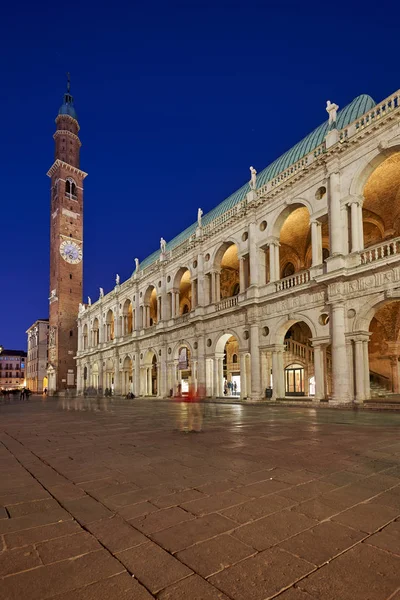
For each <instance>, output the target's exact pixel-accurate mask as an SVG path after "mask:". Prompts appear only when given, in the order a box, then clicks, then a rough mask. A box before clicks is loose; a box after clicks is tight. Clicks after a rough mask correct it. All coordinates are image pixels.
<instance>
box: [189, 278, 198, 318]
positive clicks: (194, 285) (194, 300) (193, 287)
mask: <svg viewBox="0 0 400 600" xmlns="http://www.w3.org/2000/svg"><path fill="white" fill-rule="evenodd" d="M190 284H191V291H192V306H191V309H192V310H193V309H194V308H196V306H197V298H196V296H197V293H196V291H197V279H196V278H195V279H192V280H191V282H190Z"/></svg>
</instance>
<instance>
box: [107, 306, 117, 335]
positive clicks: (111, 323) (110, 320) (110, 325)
mask: <svg viewBox="0 0 400 600" xmlns="http://www.w3.org/2000/svg"><path fill="white" fill-rule="evenodd" d="M105 330H106V331H105V333H106V335H105V340H106V342H111V341H112V340H113V339H114V337H115V319H114V312H113V311H112V310H111V308H110V309H108V311H107V314H106V323H105Z"/></svg>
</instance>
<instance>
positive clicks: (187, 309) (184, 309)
mask: <svg viewBox="0 0 400 600" xmlns="http://www.w3.org/2000/svg"><path fill="white" fill-rule="evenodd" d="M188 312H189V305H188V304H184V305H183V308H182V314H183V315H187V313H188Z"/></svg>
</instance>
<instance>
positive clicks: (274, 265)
mask: <svg viewBox="0 0 400 600" xmlns="http://www.w3.org/2000/svg"><path fill="white" fill-rule="evenodd" d="M268 246H269V278H270V282H272V281H278V280H279V279H280V278H281V277H280V270H281V269H280V262H279V240H278V239H275V238H274V239H272V240H271V239H270V240H269V242H268Z"/></svg>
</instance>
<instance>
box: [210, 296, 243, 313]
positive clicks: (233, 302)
mask: <svg viewBox="0 0 400 600" xmlns="http://www.w3.org/2000/svg"><path fill="white" fill-rule="evenodd" d="M237 304H238V297H237V296H231V297H230V298H224V300H221V301H220V302H218V303H217V304H216V307H215V308H216V310H225V309H226V308H232V307H233V306H237Z"/></svg>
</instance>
